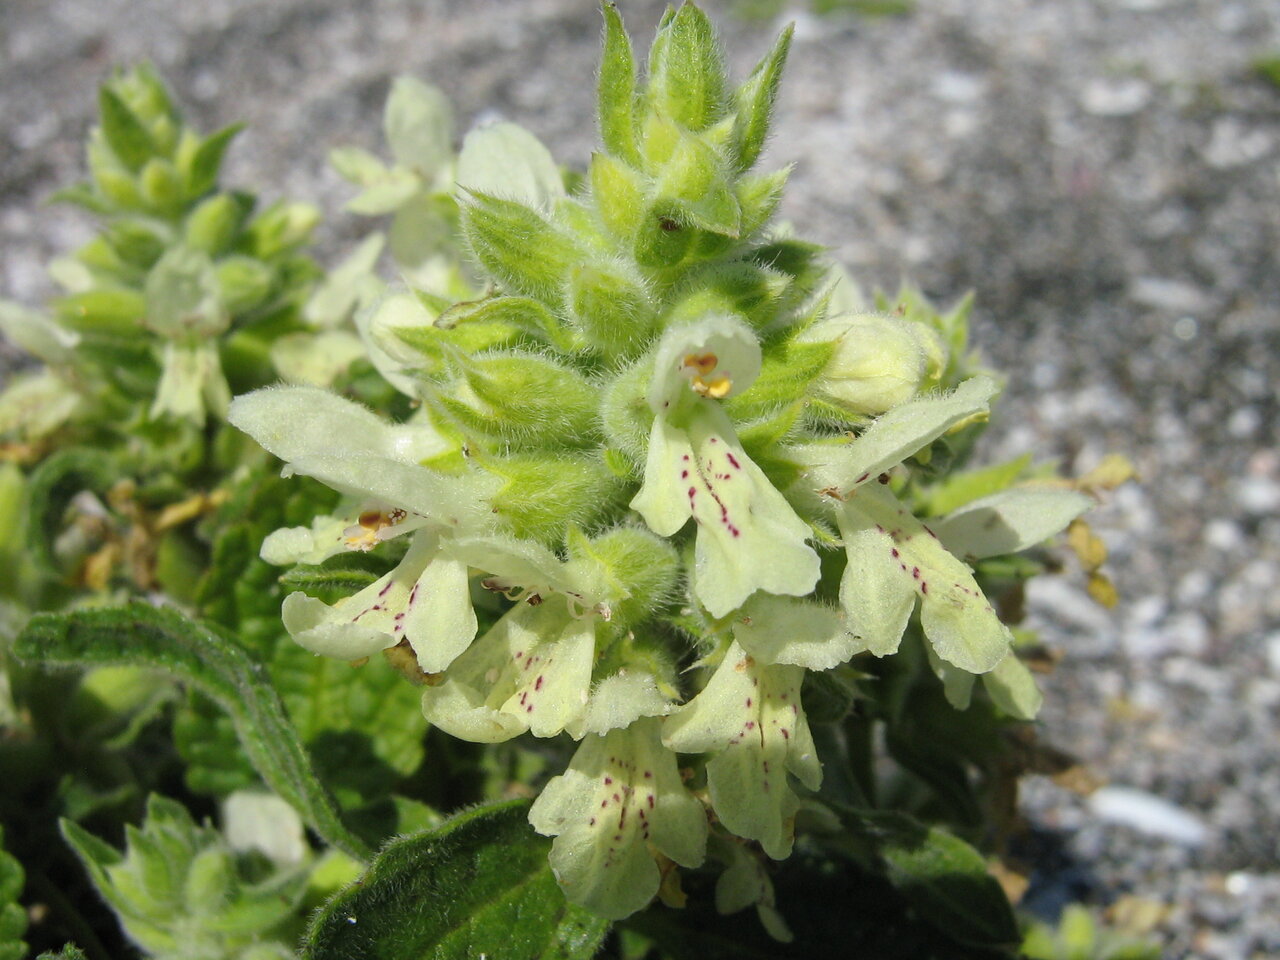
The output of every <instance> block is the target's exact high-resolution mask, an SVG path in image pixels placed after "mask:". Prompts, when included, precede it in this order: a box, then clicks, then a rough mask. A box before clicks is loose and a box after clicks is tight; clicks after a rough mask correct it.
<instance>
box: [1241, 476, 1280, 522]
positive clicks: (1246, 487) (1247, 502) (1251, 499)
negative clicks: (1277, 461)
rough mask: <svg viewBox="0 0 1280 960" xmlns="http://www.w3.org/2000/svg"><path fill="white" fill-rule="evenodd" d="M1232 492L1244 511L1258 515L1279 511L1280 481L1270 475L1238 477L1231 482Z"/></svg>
mask: <svg viewBox="0 0 1280 960" xmlns="http://www.w3.org/2000/svg"><path fill="white" fill-rule="evenodd" d="M1232 493H1233V495H1234V497H1235V501H1236V503H1238V504H1239V505H1240V509H1242V510H1243V511H1244V512H1245V513H1248V514H1253V515H1254V516H1259V515H1262V514H1270V513H1276V512H1277V511H1280V482H1277V481H1276V480H1274V479H1272V478H1271V477H1240V478H1238V479H1237V480H1236V481H1235V482H1234V483H1233V484H1232Z"/></svg>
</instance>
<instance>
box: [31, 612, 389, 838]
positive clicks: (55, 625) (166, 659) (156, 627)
mask: <svg viewBox="0 0 1280 960" xmlns="http://www.w3.org/2000/svg"><path fill="white" fill-rule="evenodd" d="M14 652H15V653H16V654H17V655H18V656H19V657H20V658H22V659H26V660H40V661H45V662H49V663H65V664H77V665H98V664H136V665H140V666H152V667H158V668H160V669H163V670H167V671H169V672H170V673H174V674H176V675H177V676H179V677H181V678H182V679H183V680H186V681H187V682H189V683H191V684H193V685H195V686H197V687H199V688H200V689H201V691H202V692H204V693H205V694H207V695H208V696H210V697H212V698H213V699H214V700H216V701H217V702H218V703H219V704H220V705H221V706H222V707H223V708H224V709H225V710H226V711H227V712H228V713H230V714H231V716H232V718H233V719H234V720H235V722H236V730H237V733H238V734H239V737H240V743H241V745H242V746H243V748H244V750H245V752H246V753H247V754H248V756H249V759H250V761H251V762H252V763H253V765H254V767H255V769H256V770H257V771H258V773H259V774H260V775H261V776H262V778H263V779H264V780H265V781H266V782H267V783H268V784H269V785H270V786H271V787H272V789H273V790H275V791H276V793H278V794H280V796H282V797H284V798H285V799H286V800H288V801H289V802H290V803H291V804H293V806H294V807H295V808H296V809H297V810H298V811H299V812H300V813H301V814H302V815H303V818H304V819H305V820H306V821H307V823H308V824H309V825H310V826H311V827H312V828H314V829H315V830H316V832H317V833H319V834H320V835H321V836H322V837H324V838H325V839H326V840H328V841H329V842H330V843H332V844H333V845H334V846H336V847H339V848H340V849H342V850H345V851H347V852H349V853H351V854H352V855H353V856H357V857H364V856H366V855H367V853H368V851H367V849H366V847H365V845H364V843H363V842H361V841H360V840H359V839H358V838H356V837H355V836H354V835H353V834H352V833H351V832H350V831H349V830H348V829H347V828H346V827H345V826H344V825H343V824H342V821H341V819H340V818H339V816H338V811H337V808H336V806H335V805H334V802H333V799H332V798H331V797H330V796H329V794H328V793H327V791H326V790H325V788H324V786H323V785H322V784H321V783H320V781H319V780H318V779H317V778H316V776H315V773H314V772H313V771H312V768H311V760H310V758H309V757H308V756H307V753H306V751H305V749H304V748H303V746H302V743H301V741H300V740H299V739H298V734H297V731H296V730H295V728H294V727H293V725H292V724H290V722H289V720H288V718H287V717H286V715H285V712H284V707H283V705H282V704H281V702H280V698H279V696H278V695H277V694H276V692H275V689H274V688H273V687H272V686H271V683H270V681H269V680H268V679H267V677H266V672H265V669H264V668H263V667H262V666H261V665H260V664H258V663H256V662H254V660H253V659H252V658H251V657H250V656H249V655H248V654H247V653H245V652H244V650H243V649H242V648H241V647H239V646H238V645H237V644H235V643H233V642H231V641H230V640H228V639H226V638H225V637H223V636H221V635H220V634H218V633H215V632H214V631H213V630H212V629H210V628H209V627H207V626H205V625H203V624H200V623H197V622H195V621H192V620H188V619H186V618H185V617H183V616H182V614H180V613H178V612H177V611H175V610H170V609H165V608H157V607H151V606H148V605H146V604H144V603H136V602H135V603H130V604H128V605H127V606H124V607H118V608H112V609H101V610H81V611H77V612H76V613H72V614H51V613H40V614H37V615H36V616H34V617H32V619H31V621H30V623H28V624H27V627H26V629H25V630H23V632H22V634H21V635H20V636H19V637H18V639H17V641H16V642H15V643H14Z"/></svg>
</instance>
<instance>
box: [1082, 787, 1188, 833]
mask: <svg viewBox="0 0 1280 960" xmlns="http://www.w3.org/2000/svg"><path fill="white" fill-rule="evenodd" d="M1086 802H1087V803H1088V805H1089V808H1090V809H1091V810H1092V811H1093V813H1094V815H1095V816H1098V817H1101V818H1102V819H1103V820H1107V821H1110V822H1111V823H1117V824H1121V825H1122V826H1126V827H1130V828H1132V829H1134V830H1137V831H1139V832H1140V833H1145V834H1148V835H1149V836H1153V837H1160V838H1161V839H1164V840H1170V841H1172V842H1174V843H1178V844H1182V845H1183V846H1187V847H1200V846H1203V845H1204V844H1205V843H1206V842H1207V841H1208V839H1209V828H1208V827H1206V826H1205V825H1204V823H1202V822H1201V821H1200V819H1199V818H1198V817H1195V816H1193V815H1192V814H1190V813H1188V812H1187V811H1185V810H1183V809H1182V808H1181V807H1178V806H1176V805H1174V804H1172V803H1170V802H1169V801H1168V800H1165V799H1163V798H1162V797H1157V796H1156V795H1155V794H1153V793H1147V792H1146V791H1145V790H1138V789H1135V788H1133V787H1103V788H1102V789H1100V790H1095V791H1094V792H1093V793H1092V794H1091V795H1090V796H1089V799H1088V800H1087V801H1086Z"/></svg>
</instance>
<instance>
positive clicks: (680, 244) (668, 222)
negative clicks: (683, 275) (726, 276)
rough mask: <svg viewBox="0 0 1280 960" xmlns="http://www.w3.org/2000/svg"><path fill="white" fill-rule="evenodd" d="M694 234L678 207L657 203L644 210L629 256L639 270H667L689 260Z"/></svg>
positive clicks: (662, 202) (661, 201) (667, 203)
mask: <svg viewBox="0 0 1280 960" xmlns="http://www.w3.org/2000/svg"><path fill="white" fill-rule="evenodd" d="M695 232H696V231H694V230H693V229H692V228H691V227H690V226H689V225H687V224H686V223H685V222H684V211H683V210H682V209H681V208H680V206H679V204H676V203H673V202H672V201H670V200H660V201H658V202H657V203H654V204H652V205H650V206H648V207H647V208H645V211H644V215H643V216H642V217H641V218H640V224H639V227H638V228H637V230H636V237H635V241H634V243H633V244H632V253H633V255H634V256H635V258H636V263H638V264H639V265H640V266H641V267H647V268H649V269H657V270H670V269H671V268H673V267H675V266H677V265H678V264H680V262H681V261H683V260H684V259H685V257H687V256H688V254H689V252H690V249H691V248H692V246H693V242H694V239H695V238H694V234H695Z"/></svg>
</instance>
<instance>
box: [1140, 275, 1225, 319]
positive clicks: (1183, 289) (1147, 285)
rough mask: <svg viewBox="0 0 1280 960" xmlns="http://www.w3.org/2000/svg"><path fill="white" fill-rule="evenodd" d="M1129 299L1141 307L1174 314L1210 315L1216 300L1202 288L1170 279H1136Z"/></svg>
mask: <svg viewBox="0 0 1280 960" xmlns="http://www.w3.org/2000/svg"><path fill="white" fill-rule="evenodd" d="M1129 299H1130V300H1132V301H1133V302H1134V303H1136V304H1138V306H1141V307H1150V308H1151V309H1152V310H1162V311H1164V312H1165V313H1173V314H1195V313H1208V312H1209V311H1210V310H1212V309H1213V306H1214V298H1213V297H1211V296H1210V295H1209V294H1207V293H1206V292H1205V291H1204V290H1202V289H1201V288H1200V287H1197V286H1194V285H1192V284H1190V283H1187V282H1186V281H1183V280H1173V279H1170V278H1168V277H1135V278H1134V279H1133V281H1132V282H1131V283H1130V284H1129Z"/></svg>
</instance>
